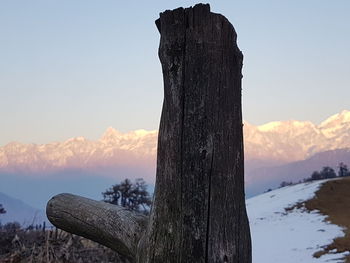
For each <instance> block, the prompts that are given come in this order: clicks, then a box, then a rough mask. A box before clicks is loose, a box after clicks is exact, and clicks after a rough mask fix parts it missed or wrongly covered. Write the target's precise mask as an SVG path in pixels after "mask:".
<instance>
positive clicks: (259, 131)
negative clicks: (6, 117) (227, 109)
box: [0, 110, 350, 173]
mask: <svg viewBox="0 0 350 263" xmlns="http://www.w3.org/2000/svg"><path fill="white" fill-rule="evenodd" d="M157 136H158V133H157V131H146V130H136V131H131V132H128V133H121V132H119V131H117V130H115V129H113V128H108V129H107V131H106V132H105V133H104V134H103V136H102V137H101V138H100V139H99V140H96V141H92V140H88V139H85V138H83V137H77V138H72V139H69V140H67V141H64V142H55V143H49V144H41V145H38V144H22V143H18V142H12V143H9V144H7V145H5V146H3V147H0V171H8V172H20V171H23V172H33V173H36V172H48V171H59V170H64V169H83V170H86V169H89V170H91V169H95V168H96V169H98V168H101V167H116V166H123V167H128V166H133V167H148V168H150V169H154V167H155V158H156V148H157ZM244 140H245V157H246V160H247V166H246V167H247V168H246V170H247V171H249V170H253V169H254V168H257V167H262V166H271V165H281V164H283V163H289V162H293V161H298V160H304V159H306V158H308V157H310V156H312V155H314V154H316V153H319V152H323V151H328V150H334V149H340V148H350V111H346V110H344V111H342V112H341V113H339V114H336V115H333V116H331V117H330V118H328V119H327V120H325V121H324V122H322V123H321V124H320V125H315V124H313V123H311V122H308V121H304V122H302V121H279V122H271V123H267V124H265V125H261V126H253V125H251V124H249V123H247V122H246V123H245V124H244Z"/></svg>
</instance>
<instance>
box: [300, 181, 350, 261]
mask: <svg viewBox="0 0 350 263" xmlns="http://www.w3.org/2000/svg"><path fill="white" fill-rule="evenodd" d="M304 206H305V207H306V208H307V209H308V210H310V211H311V210H315V209H316V210H319V211H320V213H321V214H324V215H327V220H328V221H330V222H331V223H333V224H336V225H339V226H341V227H344V229H345V230H344V232H345V236H344V237H339V238H336V239H334V240H333V243H332V244H330V245H328V246H327V247H325V248H324V249H323V250H322V251H318V252H317V253H315V254H314V256H315V257H320V256H322V255H323V254H326V253H328V252H329V251H331V250H333V249H336V250H337V251H338V252H345V251H350V178H349V177H345V178H342V179H338V180H332V181H328V182H326V183H325V184H323V185H322V186H321V188H320V189H319V190H318V191H317V192H316V196H315V197H314V198H313V199H311V200H309V201H307V202H305V203H304ZM345 262H346V263H350V256H347V257H346V261H345Z"/></svg>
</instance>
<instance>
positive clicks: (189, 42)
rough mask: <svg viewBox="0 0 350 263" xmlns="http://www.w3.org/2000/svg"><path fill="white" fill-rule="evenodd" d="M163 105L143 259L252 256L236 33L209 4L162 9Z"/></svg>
mask: <svg viewBox="0 0 350 263" xmlns="http://www.w3.org/2000/svg"><path fill="white" fill-rule="evenodd" d="M156 25H157V27H158V30H159V32H160V35H161V39H160V47H159V58H160V61H161V64H162V70H163V80H164V103H163V111H162V116H161V123H160V129H159V138H158V156H157V179H156V189H155V200H154V204H153V210H152V213H151V220H150V224H149V227H148V236H147V238H148V239H147V241H145V243H146V244H147V253H146V255H147V256H144V255H143V258H145V261H142V260H141V261H142V262H164V260H165V259H166V262H233V263H249V262H251V241H250V232H249V225H248V219H247V215H246V210H245V201H244V178H243V174H244V170H243V160H244V158H243V134H242V112H241V78H242V74H241V69H242V61H243V55H242V53H241V51H240V50H239V49H238V47H237V44H236V32H235V30H234V28H233V26H232V25H231V24H230V22H229V21H228V20H227V19H226V18H225V17H224V16H222V15H219V14H214V13H211V12H210V7H209V5H202V4H200V5H196V6H195V7H193V8H186V9H183V8H179V9H175V10H172V11H165V12H164V13H161V14H160V18H159V19H158V20H157V21H156Z"/></svg>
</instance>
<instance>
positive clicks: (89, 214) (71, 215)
mask: <svg viewBox="0 0 350 263" xmlns="http://www.w3.org/2000/svg"><path fill="white" fill-rule="evenodd" d="M46 213H47V216H48V218H49V220H50V222H51V223H52V224H53V225H55V226H57V227H59V228H61V229H63V230H65V231H67V232H70V233H73V234H76V235H80V236H83V237H86V238H88V239H91V240H93V241H96V242H98V243H100V244H102V245H105V246H107V247H110V248H112V249H113V250H115V251H117V252H118V253H119V254H121V255H122V256H124V257H126V258H128V259H129V260H132V261H133V259H134V258H135V255H136V252H137V244H138V241H139V240H140V238H141V235H142V233H143V231H144V230H145V224H146V221H147V217H146V216H144V215H142V214H139V213H136V212H133V211H130V210H128V209H126V208H124V207H120V206H116V205H112V204H108V203H105V202H102V201H95V200H91V199H88V198H85V197H81V196H76V195H72V194H59V195H56V196H54V197H53V198H52V199H51V200H50V201H49V202H48V204H47V207H46Z"/></svg>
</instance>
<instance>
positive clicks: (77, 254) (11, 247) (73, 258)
mask: <svg viewBox="0 0 350 263" xmlns="http://www.w3.org/2000/svg"><path fill="white" fill-rule="evenodd" d="M25 262H26V263H27V262H28V263H41V262H42V263H44V262H45V263H95V262H99V263H107V262H127V261H125V260H124V259H121V258H120V257H119V256H118V254H116V252H114V251H112V250H111V249H109V248H106V247H103V246H101V245H99V244H97V243H95V242H92V241H90V240H87V239H85V238H82V237H79V236H75V235H72V234H69V233H67V232H64V231H62V230H58V229H54V230H43V229H39V230H38V229H22V228H20V227H19V225H18V224H14V223H11V224H7V225H5V226H4V227H1V228H0V263H25Z"/></svg>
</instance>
